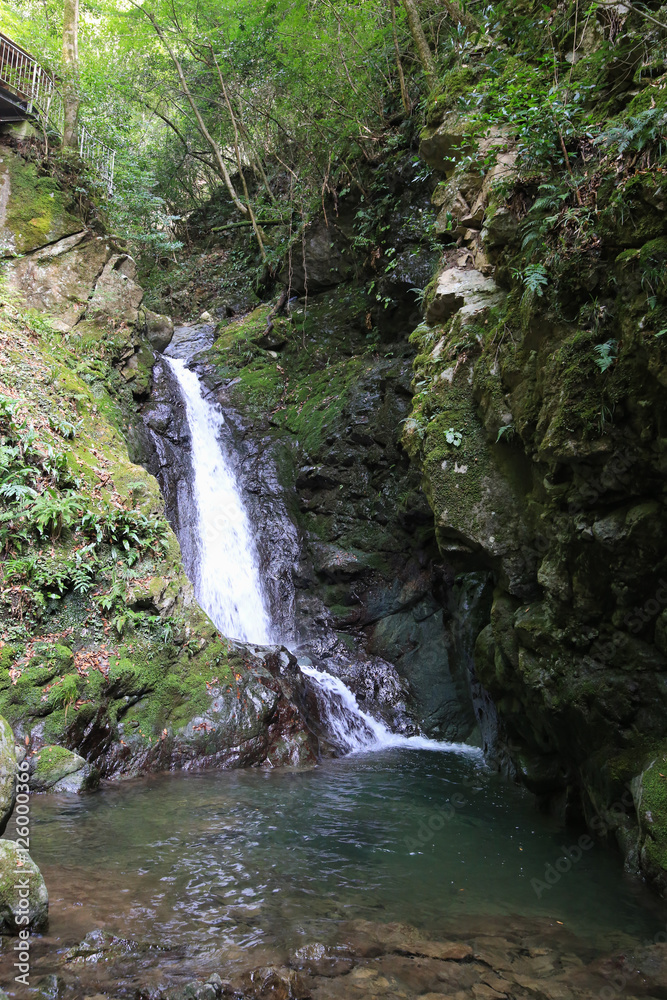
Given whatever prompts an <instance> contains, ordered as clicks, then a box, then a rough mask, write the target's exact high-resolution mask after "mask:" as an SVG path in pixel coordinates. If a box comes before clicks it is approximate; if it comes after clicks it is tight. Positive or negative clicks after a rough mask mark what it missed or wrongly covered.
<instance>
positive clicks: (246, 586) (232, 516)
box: [164, 357, 273, 644]
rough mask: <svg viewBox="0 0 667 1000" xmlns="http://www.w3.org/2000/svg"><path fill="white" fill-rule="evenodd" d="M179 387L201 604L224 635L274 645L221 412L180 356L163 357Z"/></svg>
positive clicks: (254, 552)
mask: <svg viewBox="0 0 667 1000" xmlns="http://www.w3.org/2000/svg"><path fill="white" fill-rule="evenodd" d="M164 360H165V362H166V363H167V364H168V365H169V366H170V368H171V370H172V372H173V373H174V377H175V378H176V379H177V381H178V384H179V386H180V390H181V393H182V395H183V399H184V401H185V407H186V413H187V419H188V426H189V429H190V435H191V438H192V468H193V473H194V482H193V493H194V498H195V504H196V508H197V510H196V518H195V519H194V523H193V524H190V525H188V528H189V529H190V531H191V533H192V536H193V541H194V546H193V547H194V551H195V565H194V567H193V575H194V578H195V579H194V580H193V583H194V586H195V593H196V595H197V600H198V601H199V603H200V604H201V606H202V608H203V609H204V611H205V612H206V613H207V614H208V615H209V617H210V618H211V619H212V621H213V622H214V623H215V625H216V626H217V628H219V629H220V631H221V632H222V634H223V635H226V636H229V638H232V639H240V640H242V641H244V642H256V643H260V644H266V643H270V642H272V641H273V636H272V630H271V624H270V621H269V616H268V613H267V610H266V604H265V600H264V593H263V589H262V583H261V578H260V571H259V560H258V558H257V551H256V548H255V544H254V541H253V537H252V530H251V527H250V522H249V520H248V515H247V514H246V511H245V508H244V506H243V501H242V499H241V495H240V492H239V489H238V486H237V483H236V476H235V475H234V471H233V469H232V468H231V466H230V463H229V460H228V459H227V457H226V455H225V454H224V451H223V448H222V447H221V444H220V430H221V428H222V425H223V424H224V417H223V415H222V413H221V412H220V411H219V410H218V409H217V408H216V407H215V406H213V405H211V403H209V402H208V401H207V400H206V399H204V396H203V394H202V387H201V383H200V381H199V379H198V378H197V375H196V374H195V373H194V372H193V371H190V369H189V368H186V365H185V362H184V361H182V360H181V359H180V358H167V357H165V358H164Z"/></svg>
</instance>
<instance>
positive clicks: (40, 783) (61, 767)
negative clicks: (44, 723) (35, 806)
mask: <svg viewBox="0 0 667 1000" xmlns="http://www.w3.org/2000/svg"><path fill="white" fill-rule="evenodd" d="M32 760H33V762H34V771H33V772H32V774H31V776H30V787H31V789H32V790H33V791H34V792H70V793H74V794H76V795H79V794H81V792H91V791H94V790H95V789H96V788H97V786H98V785H99V782H100V776H99V772H98V771H97V768H95V767H92V766H91V765H90V764H89V763H88V762H87V761H86V760H84V758H83V757H80V756H79V754H77V753H73V752H72V751H71V750H66V749H65V747H59V746H46V747H42V749H41V750H40V751H39V752H38V753H36V754H35V755H34V757H33V758H32Z"/></svg>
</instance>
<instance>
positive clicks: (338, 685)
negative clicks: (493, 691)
mask: <svg viewBox="0 0 667 1000" xmlns="http://www.w3.org/2000/svg"><path fill="white" fill-rule="evenodd" d="M299 668H300V670H301V673H302V674H305V675H306V677H310V679H311V680H312V681H314V682H315V686H316V689H317V696H318V699H319V702H320V711H321V712H322V715H323V721H325V722H326V725H327V730H328V731H329V733H330V735H331V739H332V742H333V743H335V744H336V745H337V746H340V747H342V748H343V749H344V750H346V751H347V752H348V753H354V752H357V753H358V752H359V751H368V750H388V749H391V748H392V747H412V749H413V750H449V751H454V752H456V753H464V754H469V755H470V756H473V757H479V756H482V751H481V750H480V749H479V748H478V747H471V746H468V744H467V743H440V742H438V741H437V740H429V739H427V738H426V737H425V736H401V735H399V734H398V733H392V732H391V730H389V729H387V727H386V726H385V724H384V723H383V722H379V721H378V720H377V719H374V718H373V716H372V715H369V714H368V712H364V711H363V709H361V708H359V705H358V704H357V699H356V698H355V697H354V695H353V694H352V692H351V691H350V689H349V688H348V687H347V686H346V685H345V684H343V682H342V680H340V678H338V677H334V676H333V675H332V674H328V673H326V671H324V670H317V669H316V668H315V667H311V666H304V665H303V664H300V665H299Z"/></svg>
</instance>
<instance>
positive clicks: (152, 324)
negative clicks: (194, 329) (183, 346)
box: [142, 309, 174, 354]
mask: <svg viewBox="0 0 667 1000" xmlns="http://www.w3.org/2000/svg"><path fill="white" fill-rule="evenodd" d="M142 318H143V321H144V323H145V324H146V327H145V329H146V339H147V340H148V342H149V344H150V345H151V347H152V348H153V350H154V351H158V352H159V353H160V354H161V353H162V352H163V351H164V350H166V348H167V347H169V344H170V343H171V339H172V337H173V336H174V321H173V320H172V318H171V316H164V315H162V314H161V313H155V312H152V311H151V310H150V309H143V310H142Z"/></svg>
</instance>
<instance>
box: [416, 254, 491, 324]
mask: <svg viewBox="0 0 667 1000" xmlns="http://www.w3.org/2000/svg"><path fill="white" fill-rule="evenodd" d="M503 298H504V293H503V292H502V291H501V290H500V288H498V285H497V284H496V283H495V281H494V280H493V278H490V277H485V275H483V274H482V273H481V271H475V270H469V271H465V270H463V269H462V268H458V267H450V268H448V269H447V270H446V271H443V272H442V273H441V275H440V277H439V278H438V282H437V285H436V289H435V295H434V296H433V298H432V299H431V301H430V303H429V305H428V308H427V310H426V322H427V323H430V324H434V323H444V322H445V320H448V319H449V318H450V317H451V316H453V315H454V314H455V313H457V312H459V311H461V312H462V314H463V316H462V318H464V319H472V318H473V317H475V316H477V315H478V314H479V313H481V312H484V310H486V309H490V308H491V307H493V306H499V305H500V304H501V303H502V301H503Z"/></svg>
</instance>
